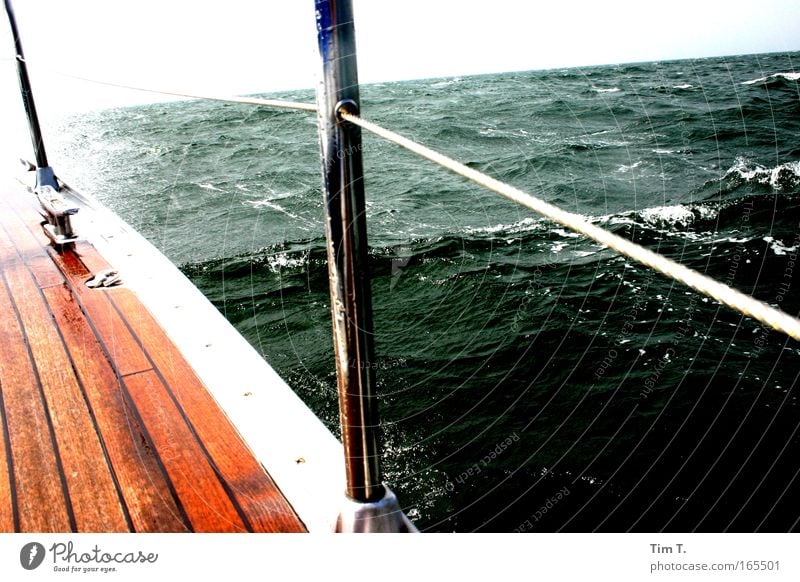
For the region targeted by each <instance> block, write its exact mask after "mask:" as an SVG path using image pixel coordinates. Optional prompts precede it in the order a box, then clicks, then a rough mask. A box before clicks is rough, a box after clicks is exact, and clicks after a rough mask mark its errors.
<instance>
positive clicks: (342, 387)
mask: <svg viewBox="0 0 800 582" xmlns="http://www.w3.org/2000/svg"><path fill="white" fill-rule="evenodd" d="M315 8H316V20H317V37H318V41H319V52H320V57H321V59H322V81H321V83H320V85H319V88H318V91H317V105H318V107H319V132H320V146H321V154H322V155H321V158H322V173H323V187H324V196H325V234H326V237H327V246H328V274H329V278H330V293H331V315H332V319H333V344H334V351H335V357H336V373H337V380H338V388H339V414H340V420H341V427H342V445H343V446H344V454H345V473H346V483H347V484H346V490H345V493H346V500H345V503H344V506H343V510H342V512H341V513H340V514H339V520H338V523H337V530H338V531H408V530H409V529H410V528H409V527H408V525H410V524H407V523H406V522H407V520H405V517H404V516H403V514H402V512H401V511H400V510H399V506H398V504H397V499H396V498H395V497H394V494H393V493H392V492H391V491H390V490H389V489H388V488H387V487H385V486H384V484H383V483H382V482H381V469H380V456H379V455H380V452H379V446H378V424H379V421H378V406H377V397H376V393H375V370H374V366H373V365H372V364H373V362H374V361H375V356H374V345H373V331H372V329H373V328H372V295H371V291H370V280H369V268H368V264H367V263H368V256H367V222H366V214H365V201H364V180H363V175H362V172H363V170H362V157H361V153H362V148H361V129H360V128H359V127H357V126H355V125H352V124H350V123H347V122H345V121H343V120H341V119H340V118H339V112H340V111H343V110H344V111H347V112H350V113H358V111H359V91H358V72H357V66H356V44H355V28H354V26H353V9H352V3H351V1H350V0H315ZM404 520H405V521H404ZM410 527H411V528H413V526H410Z"/></svg>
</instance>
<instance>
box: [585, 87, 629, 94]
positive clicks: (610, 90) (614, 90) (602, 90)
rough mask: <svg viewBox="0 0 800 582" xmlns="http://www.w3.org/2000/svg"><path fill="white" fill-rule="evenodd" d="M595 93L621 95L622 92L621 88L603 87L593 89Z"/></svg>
mask: <svg viewBox="0 0 800 582" xmlns="http://www.w3.org/2000/svg"><path fill="white" fill-rule="evenodd" d="M592 89H593V90H594V92H595V93H619V92H620V91H622V89H620V88H619V87H610V88H603V87H592Z"/></svg>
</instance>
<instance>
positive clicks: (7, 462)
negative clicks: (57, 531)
mask: <svg viewBox="0 0 800 582" xmlns="http://www.w3.org/2000/svg"><path fill="white" fill-rule="evenodd" d="M3 401H4V399H3V383H2V379H1V378H0V532H4V531H8V532H11V531H16V530H17V524H16V521H17V520H18V519H19V517H18V516H17V507H16V504H15V497H16V492H15V491H14V485H13V483H12V478H13V474H14V472H13V469H12V463H11V443H10V442H9V440H8V426H7V425H6V414H5V406H3Z"/></svg>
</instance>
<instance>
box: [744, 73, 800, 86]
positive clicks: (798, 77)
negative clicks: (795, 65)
mask: <svg viewBox="0 0 800 582" xmlns="http://www.w3.org/2000/svg"><path fill="white" fill-rule="evenodd" d="M770 79H786V80H787V81H800V73H795V72H792V73H775V74H774V75H767V76H766V77H759V78H758V79H753V80H751V81H745V82H743V83H742V85H758V84H759V83H766V82H767V81H769V80H770Z"/></svg>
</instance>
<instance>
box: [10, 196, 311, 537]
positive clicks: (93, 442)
mask: <svg viewBox="0 0 800 582" xmlns="http://www.w3.org/2000/svg"><path fill="white" fill-rule="evenodd" d="M4 204H5V205H6V206H7V207H8V208H7V210H6V211H4V212H0V227H1V228H0V268H2V274H0V346H3V347H4V349H2V350H0V409H2V410H0V415H3V416H2V418H0V512H2V515H1V516H0V531H12V530H13V529H19V530H20V531H56V532H58V531H62V532H66V531H71V530H77V531H125V530H127V529H128V528H130V529H133V530H134V531H187V529H189V530H192V531H208V532H224V531H305V529H304V528H303V525H302V523H301V522H300V521H299V519H298V518H297V516H296V514H295V513H294V511H293V510H292V508H291V506H290V505H289V504H288V502H287V501H286V500H285V498H284V497H283V496H282V494H281V493H280V491H279V490H278V488H277V487H276V486H275V484H274V483H273V481H272V479H271V478H270V477H269V475H268V474H267V473H266V471H265V470H264V469H263V467H262V466H261V464H260V463H259V462H258V461H257V460H256V459H255V457H254V456H253V455H252V452H251V451H250V450H249V449H248V447H247V446H246V444H245V443H244V442H243V441H242V439H241V437H240V436H239V434H238V433H237V432H236V429H235V428H234V427H233V425H232V424H231V423H230V421H229V420H228V419H227V417H226V416H225V414H224V413H223V412H222V410H221V409H220V408H219V406H218V405H217V403H216V401H215V400H214V399H213V398H212V397H211V396H210V394H209V393H208V391H207V390H206V389H205V387H204V386H203V384H202V382H201V381H200V380H199V379H198V378H197V376H196V374H195V373H194V371H193V370H192V369H191V367H190V366H189V364H188V363H187V362H186V360H185V359H184V358H183V356H182V355H181V354H180V352H179V351H178V350H177V349H176V348H175V347H174V345H173V344H172V342H171V341H170V340H169V338H168V337H167V336H166V335H165V333H164V332H163V330H162V329H161V328H160V326H159V325H158V324H157V323H156V322H155V320H154V319H153V318H152V316H151V315H150V314H149V312H148V311H147V310H146V309H145V308H144V307H143V306H142V304H141V303H140V302H139V300H138V299H137V298H136V297H135V295H134V294H133V293H132V292H131V291H130V290H128V289H125V288H115V289H103V290H91V289H89V288H87V287H86V286H85V281H86V280H87V279H89V278H90V276H91V275H92V274H93V273H96V272H97V271H99V270H102V269H105V268H108V263H107V262H106V260H105V259H104V258H103V257H102V256H101V255H99V253H97V251H96V250H95V249H94V247H92V246H91V245H90V244H88V243H79V244H77V245H75V246H74V247H71V248H70V247H68V248H67V249H65V250H63V251H57V250H55V249H54V248H53V247H52V246H50V245H49V241H48V240H47V238H46V237H45V236H44V234H43V233H42V232H41V228H40V222H41V218H40V217H39V216H38V215H37V214H36V211H35V209H36V207H37V204H36V202H35V200H34V199H33V198H32V196H31V195H30V194H29V193H20V192H19V191H17V192H13V193H11V195H10V196H9V197H7V198H5V199H4ZM9 293H11V294H10V295H9ZM26 341H27V342H28V343H26ZM5 346H8V347H9V349H5ZM3 422H5V423H6V424H7V433H5V432H3V427H4V424H3ZM4 451H8V452H9V454H10V459H7V458H5V457H7V456H8V455H7V454H4ZM4 483H5V485H4ZM17 493H19V494H17ZM15 499H16V508H17V511H16V512H14V511H13V509H14V507H13V506H12V505H11V504H12V503H13V501H14V500H15ZM9 507H11V511H10V512H9V511H7V509H8V508H9ZM9 515H10V516H11V517H10V518H9V517H8V516H9ZM9 520H10V521H9Z"/></svg>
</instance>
